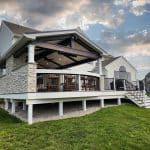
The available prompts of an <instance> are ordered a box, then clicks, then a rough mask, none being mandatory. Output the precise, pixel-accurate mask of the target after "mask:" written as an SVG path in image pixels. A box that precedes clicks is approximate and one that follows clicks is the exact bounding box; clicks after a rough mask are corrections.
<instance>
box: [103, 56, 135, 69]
mask: <svg viewBox="0 0 150 150" xmlns="http://www.w3.org/2000/svg"><path fill="white" fill-rule="evenodd" d="M120 58H122V59H124V60H125V61H126V62H127V63H128V64H129V65H130V66H131V67H132V68H133V69H134V70H136V68H135V67H134V66H133V65H132V64H131V63H130V62H129V61H128V60H127V59H126V58H125V57H123V56H118V57H113V56H110V57H107V59H106V60H104V61H103V62H102V67H106V66H107V65H109V64H111V63H112V62H114V61H115V60H117V59H120ZM136 71H137V70H136Z"/></svg>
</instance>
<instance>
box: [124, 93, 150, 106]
mask: <svg viewBox="0 0 150 150" xmlns="http://www.w3.org/2000/svg"><path fill="white" fill-rule="evenodd" d="M126 97H127V98H128V99H130V100H131V101H132V102H133V103H135V104H136V105H137V106H139V107H145V108H150V97H148V96H147V95H146V93H145V91H128V92H127V93H126Z"/></svg>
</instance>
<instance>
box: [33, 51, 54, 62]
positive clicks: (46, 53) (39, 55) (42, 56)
mask: <svg viewBox="0 0 150 150" xmlns="http://www.w3.org/2000/svg"><path fill="white" fill-rule="evenodd" d="M53 52H54V51H51V52H50V51H44V52H41V53H39V54H37V55H35V61H37V60H39V59H42V58H44V57H46V56H47V55H50V54H52V53H53Z"/></svg>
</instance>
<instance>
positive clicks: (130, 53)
mask: <svg viewBox="0 0 150 150" xmlns="http://www.w3.org/2000/svg"><path fill="white" fill-rule="evenodd" d="M124 55H125V56H126V57H136V56H150V43H146V44H143V43H142V44H141V43H139V44H133V45H130V46H127V47H126V50H125V52H124Z"/></svg>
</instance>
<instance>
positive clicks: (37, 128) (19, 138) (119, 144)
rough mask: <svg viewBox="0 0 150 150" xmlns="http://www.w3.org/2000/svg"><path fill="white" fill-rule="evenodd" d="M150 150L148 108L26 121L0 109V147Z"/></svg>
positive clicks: (7, 149)
mask: <svg viewBox="0 0 150 150" xmlns="http://www.w3.org/2000/svg"><path fill="white" fill-rule="evenodd" d="M25 149H26V150H120V149H122V150H126V149H128V150H134V149H135V150H149V149H150V109H144V108H138V107H136V106H132V105H131V106H130V105H124V106H118V107H111V108H105V109H102V110H100V111H97V112H95V113H93V114H90V115H87V116H84V117H80V118H71V119H64V120H58V121H49V122H43V123H36V124H33V125H30V126H29V125H27V124H26V123H23V122H21V121H19V120H18V119H16V118H13V117H11V116H9V115H8V114H7V113H6V112H5V111H3V110H1V109H0V150H25Z"/></svg>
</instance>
